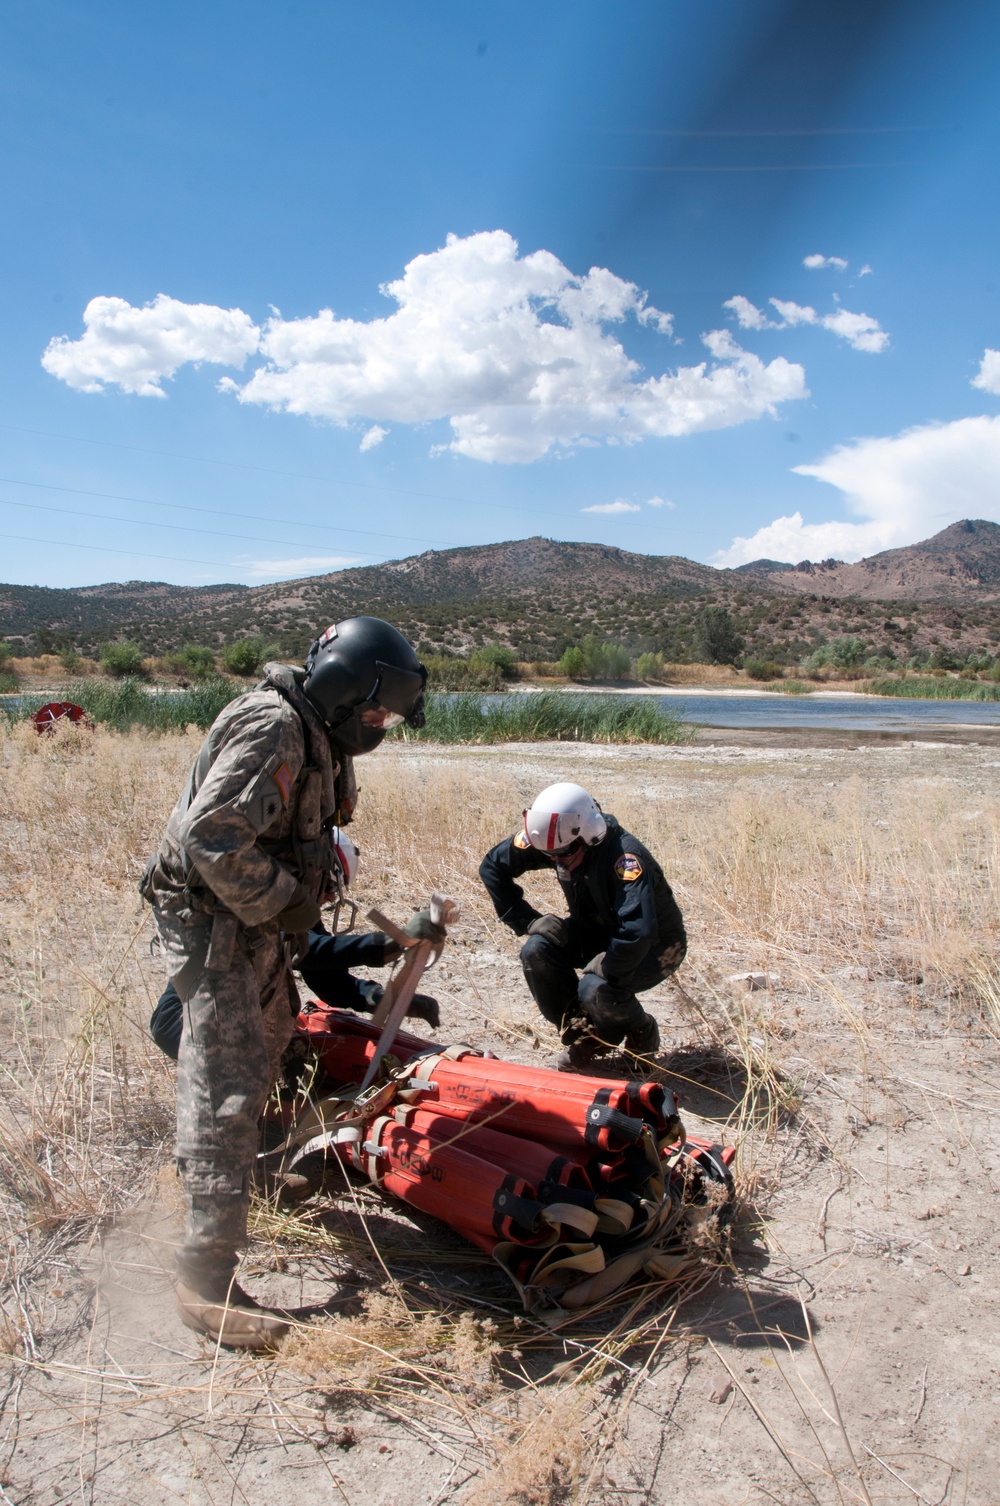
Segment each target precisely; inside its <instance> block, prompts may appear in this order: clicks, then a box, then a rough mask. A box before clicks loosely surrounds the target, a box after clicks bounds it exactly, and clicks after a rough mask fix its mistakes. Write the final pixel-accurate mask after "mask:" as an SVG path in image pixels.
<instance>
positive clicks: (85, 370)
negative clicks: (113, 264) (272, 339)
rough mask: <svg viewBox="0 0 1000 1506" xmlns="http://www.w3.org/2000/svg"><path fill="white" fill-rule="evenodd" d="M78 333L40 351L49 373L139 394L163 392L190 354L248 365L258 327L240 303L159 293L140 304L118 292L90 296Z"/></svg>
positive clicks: (89, 388)
mask: <svg viewBox="0 0 1000 1506" xmlns="http://www.w3.org/2000/svg"><path fill="white" fill-rule="evenodd" d="M83 323H84V332H83V334H82V335H81V336H80V338H79V340H71V339H70V338H69V336H68V335H57V336H56V338H55V339H54V340H50V341H49V344H48V346H47V347H46V350H45V353H44V355H43V356H42V365H43V366H44V367H45V370H46V371H48V372H51V374H52V375H53V376H56V377H59V378H60V379H61V380H62V381H64V382H67V383H68V384H69V386H70V387H75V388H76V389H77V390H78V391H80V392H101V391H102V390H103V389H104V387H105V386H108V385H110V386H117V387H120V388H121V389H122V391H123V392H135V393H138V394H139V396H140V397H164V396H165V393H164V391H163V388H162V387H161V385H160V383H161V382H162V381H163V379H164V378H165V377H172V376H173V374H174V372H175V371H177V369H178V367H180V366H183V365H185V364H186V363H187V362H189V361H193V362H195V363H197V362H200V361H211V362H214V363H216V364H217V365H221V366H238V367H242V366H244V365H245V364H246V360H247V357H248V356H251V355H253V353H254V351H255V350H256V349H257V345H258V342H259V339H260V331H259V329H258V328H257V326H256V325H255V324H254V322H253V320H252V319H251V318H250V316H249V315H248V314H244V312H243V310H242V309H221V308H216V307H215V305H214V304H211V303H181V302H179V301H178V299H176V298H168V297H167V296H166V294H164V293H160V294H158V296H157V297H156V298H154V299H153V301H152V303H147V304H146V305H145V306H144V307H143V308H134V307H133V306H132V304H130V303H127V302H126V301H125V299H124V298H92V299H91V300H90V302H89V303H88V304H87V307H86V308H85V309H84V311H83Z"/></svg>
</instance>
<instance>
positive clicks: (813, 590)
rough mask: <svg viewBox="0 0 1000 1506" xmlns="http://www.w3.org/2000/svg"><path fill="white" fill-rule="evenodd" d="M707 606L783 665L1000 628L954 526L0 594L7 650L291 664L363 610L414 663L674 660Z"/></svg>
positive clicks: (529, 544) (968, 533) (547, 551)
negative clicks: (331, 626)
mask: <svg viewBox="0 0 1000 1506" xmlns="http://www.w3.org/2000/svg"><path fill="white" fill-rule="evenodd" d="M709 604H716V605H722V606H726V607H728V608H729V609H730V610H731V611H732V612H733V614H734V616H735V617H736V618H737V624H738V626H739V628H740V631H741V632H743V633H744V635H745V636H746V637H747V639H748V643H750V644H752V645H756V646H757V647H759V648H760V651H761V652H768V651H771V650H773V652H774V653H776V654H779V655H783V656H785V657H786V660H787V662H792V660H793V659H794V656H795V655H796V654H797V653H800V652H806V651H808V650H809V649H810V646H811V645H813V644H815V643H816V642H817V641H821V640H824V639H825V638H826V637H829V636H831V635H835V633H836V632H841V633H850V632H859V631H861V630H862V629H865V631H866V633H867V635H868V637H870V638H872V640H873V641H874V639H875V637H876V636H877V634H881V636H882V639H883V642H884V644H885V645H886V646H887V647H888V646H891V645H892V643H894V642H896V641H897V640H900V637H901V635H902V637H906V635H909V639H908V641H909V642H910V644H911V645H912V644H916V645H919V644H921V643H923V642H925V641H926V642H927V643H929V644H934V645H937V644H939V643H942V642H944V641H945V639H944V638H942V634H945V635H950V638H951V639H955V638H956V635H957V637H958V639H960V640H961V641H962V642H963V643H964V642H966V641H968V643H969V644H970V645H971V646H972V647H977V648H978V647H979V646H981V645H984V644H986V643H987V641H989V635H990V633H991V632H992V631H993V624H994V623H996V624H997V625H1000V525H998V524H996V523H991V522H987V521H985V520H983V519H963V520H962V521H960V522H958V523H953V524H951V525H949V526H948V527H947V528H945V529H942V530H941V531H940V532H939V533H938V534H935V535H934V536H933V537H932V538H930V539H926V540H922V541H921V542H919V543H917V544H911V545H908V546H906V547H905V548H901V549H894V550H886V551H883V552H881V553H880V554H876V555H872V556H870V557H869V558H867V559H864V560H859V561H857V562H856V563H853V564H847V563H845V562H843V561H839V560H825V561H822V562H819V563H813V562H811V561H802V562H800V563H799V564H798V565H787V564H784V563H782V562H779V561H774V560H755V561H751V562H749V563H748V564H747V565H743V566H740V567H738V568H736V569H725V570H720V569H715V568H713V567H712V566H709V565H703V564H700V563H698V562H697V561H694V560H688V559H685V558H684V557H683V556H681V555H644V554H633V553H630V552H629V551H627V550H624V549H621V548H619V547H617V546H614V545H610V544H593V543H577V542H568V541H561V540H554V539H546V538H543V537H541V536H534V537H531V538H528V539H516V540H511V541H507V542H502V543H497V544H480V545H468V546H465V547H462V548H457V549H446V550H427V551H425V552H423V553H421V554H418V555H410V556H407V557H405V558H402V559H398V560H388V561H386V562H384V563H382V564H377V565H364V566H354V567H351V568H349V569H346V570H339V571H335V572H332V573H330V574H326V575H319V576H303V577H301V578H299V579H297V580H291V581H281V582H277V583H275V584H270V585H262V586H243V585H236V584H217V585H210V586H172V585H169V584H167V583H165V582H162V581H161V582H155V581H150V582H146V581H126V582H115V583H111V584H108V585H103V586H101V585H95V586H83V587H78V588H69V589H67V588H53V587H45V586H9V585H0V635H2V636H4V637H6V638H8V639H10V640H12V641H13V642H14V643H15V645H16V644H18V643H21V644H30V643H31V642H32V641H36V642H37V641H38V640H37V634H38V633H39V631H44V632H47V633H49V634H53V633H54V634H56V635H60V636H61V637H62V639H63V640H64V641H69V642H72V643H73V645H74V646H75V647H77V648H78V649H80V650H81V651H82V652H88V653H89V652H94V651H95V649H96V648H97V647H98V646H99V645H100V643H101V642H104V641H107V640H108V639H109V638H115V637H132V638H135V639H137V641H139V642H140V643H141V644H142V645H143V647H144V648H145V649H146V651H147V652H148V653H154V654H156V653H163V652H165V651H166V650H168V649H173V648H176V647H179V646H180V644H181V643H185V642H199V643H207V644H210V645H213V646H216V645H218V644H220V643H222V642H226V641H230V640H231V639H233V638H236V637H241V636H245V635H247V634H248V633H254V632H256V633H261V634H263V635H265V636H266V637H268V638H269V639H271V640H273V641H274V642H275V643H276V644H277V645H278V647H279V649H280V651H281V652H282V653H284V654H288V655H290V656H297V655H299V654H301V652H302V651H303V648H304V647H305V645H306V644H307V643H308V642H309V640H310V639H311V638H312V637H314V636H315V635H316V633H317V632H318V631H321V630H322V628H323V627H325V626H326V625H327V624H328V623H329V622H332V621H336V620H337V619H338V618H341V617H345V616H350V615H353V614H355V613H358V612H369V613H371V614H373V615H375V616H385V617H390V618H391V619H392V620H393V621H395V622H397V623H398V625H399V627H400V628H401V630H402V631H404V632H406V633H408V634H409V635H410V636H411V637H412V638H413V639H414V641H417V642H419V643H420V644H421V646H422V651H424V652H425V653H426V652H446V653H447V652H464V651H467V650H468V649H469V648H471V647H474V646H475V645H476V644H477V643H483V642H503V643H509V644H510V645H511V646H512V647H514V648H515V649H516V650H517V652H518V654H519V656H520V657H522V658H525V659H531V658H537V659H549V658H552V657H558V654H559V653H561V652H562V648H563V647H565V646H566V644H567V643H570V642H576V641H579V639H580V638H581V637H583V636H585V635H586V634H587V633H588V632H592V633H594V634H595V635H597V636H599V637H601V638H607V639H611V640H614V641H622V642H627V643H630V644H632V645H634V646H636V647H637V648H639V649H646V648H656V649H658V650H659V651H660V652H663V653H664V654H665V655H666V656H667V657H678V658H683V657H686V656H687V653H688V650H689V648H690V644H691V638H692V633H693V623H694V618H695V615H696V613H697V612H698V610H700V608H701V607H703V606H705V605H709ZM994 604H995V606H994ZM880 619H881V620H880ZM903 646H905V645H903ZM789 656H790V657H789Z"/></svg>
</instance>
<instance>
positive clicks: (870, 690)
mask: <svg viewBox="0 0 1000 1506" xmlns="http://www.w3.org/2000/svg"><path fill="white" fill-rule="evenodd" d="M857 688H858V690H861V691H863V692H864V693H865V694H866V695H889V696H897V697H902V699H904V700H907V701H1000V685H995V684H993V683H992V682H989V681H985V680H962V679H952V678H951V676H950V675H949V676H940V677H938V676H936V675H914V676H912V677H911V676H907V677H906V678H905V679H896V678H894V677H892V676H889V675H886V676H884V677H882V678H879V679H875V680H866V681H864V682H863V683H860V684H859V685H858V686H857Z"/></svg>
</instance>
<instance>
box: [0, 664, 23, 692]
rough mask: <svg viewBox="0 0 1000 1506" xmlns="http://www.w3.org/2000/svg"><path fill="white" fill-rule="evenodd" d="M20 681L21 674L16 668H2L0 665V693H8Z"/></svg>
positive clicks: (15, 687) (14, 688)
mask: <svg viewBox="0 0 1000 1506" xmlns="http://www.w3.org/2000/svg"><path fill="white" fill-rule="evenodd" d="M20 683H21V676H20V675H19V674H18V672H17V670H16V669H4V667H3V666H2V665H0V695H10V693H11V691H12V690H16V689H17V687H18V686H19V685H20Z"/></svg>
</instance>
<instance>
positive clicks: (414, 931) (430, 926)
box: [403, 910, 447, 947]
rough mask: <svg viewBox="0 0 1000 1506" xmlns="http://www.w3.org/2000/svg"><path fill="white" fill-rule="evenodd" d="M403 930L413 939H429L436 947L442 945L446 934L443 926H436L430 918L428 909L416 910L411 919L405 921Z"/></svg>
mask: <svg viewBox="0 0 1000 1506" xmlns="http://www.w3.org/2000/svg"><path fill="white" fill-rule="evenodd" d="M403 930H404V931H405V932H406V934H407V936H412V937H413V939H414V941H430V942H432V943H433V944H434V946H436V947H440V946H443V945H444V941H445V937H446V935H447V932H446V931H445V928H444V926H436V925H435V924H434V922H433V920H431V912H430V911H429V910H418V911H417V913H416V915H414V917H413V919H412V920H410V921H407V923H406V925H405V926H404V927H403Z"/></svg>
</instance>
